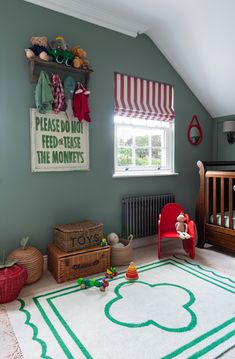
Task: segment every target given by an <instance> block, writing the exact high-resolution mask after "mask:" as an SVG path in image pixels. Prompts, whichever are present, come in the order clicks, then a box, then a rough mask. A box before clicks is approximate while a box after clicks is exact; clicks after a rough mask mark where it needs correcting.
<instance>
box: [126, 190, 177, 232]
mask: <svg viewBox="0 0 235 359" xmlns="http://www.w3.org/2000/svg"><path fill="white" fill-rule="evenodd" d="M169 202H175V196H174V195H173V194H172V193H167V194H160V195H159V194H158V195H147V196H133V197H124V198H123V199H122V235H123V236H124V237H125V238H127V237H128V235H129V234H133V236H134V238H140V237H147V236H152V235H154V234H156V233H157V221H158V215H159V213H160V212H161V209H162V207H163V206H164V205H165V204H167V203H169Z"/></svg>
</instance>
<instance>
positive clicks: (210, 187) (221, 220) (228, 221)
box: [195, 161, 235, 252]
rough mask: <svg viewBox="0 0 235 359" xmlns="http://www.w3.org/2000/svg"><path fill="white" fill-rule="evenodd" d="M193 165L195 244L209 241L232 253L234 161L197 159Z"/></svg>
mask: <svg viewBox="0 0 235 359" xmlns="http://www.w3.org/2000/svg"><path fill="white" fill-rule="evenodd" d="M197 166H198V167H199V175H200V189H199V194H198V199H197V205H196V218H195V221H196V225H197V230H198V247H203V246H204V244H205V243H210V244H213V245H215V246H219V247H221V248H224V249H227V250H229V251H232V252H235V161H211V162H202V161H198V162H197ZM209 169H210V170H209Z"/></svg>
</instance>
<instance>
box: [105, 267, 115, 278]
mask: <svg viewBox="0 0 235 359" xmlns="http://www.w3.org/2000/svg"><path fill="white" fill-rule="evenodd" d="M117 275H118V273H117V271H116V268H115V267H110V268H107V270H106V273H105V277H106V278H111V279H112V278H113V277H116V276H117Z"/></svg>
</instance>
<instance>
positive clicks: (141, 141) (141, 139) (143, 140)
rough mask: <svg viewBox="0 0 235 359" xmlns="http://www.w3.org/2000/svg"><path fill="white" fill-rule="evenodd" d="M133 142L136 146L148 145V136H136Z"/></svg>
mask: <svg viewBox="0 0 235 359" xmlns="http://www.w3.org/2000/svg"><path fill="white" fill-rule="evenodd" d="M135 144H136V146H138V147H142V146H145V147H146V146H148V144H149V138H148V136H137V137H136V138H135Z"/></svg>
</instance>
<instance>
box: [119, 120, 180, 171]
mask: <svg viewBox="0 0 235 359" xmlns="http://www.w3.org/2000/svg"><path fill="white" fill-rule="evenodd" d="M166 126H168V127H166ZM119 127H123V128H125V127H126V128H128V129H129V128H130V127H134V128H135V129H146V128H149V129H151V128H157V129H164V133H165V134H166V136H167V138H166V156H167V159H166V163H167V164H168V166H167V168H157V166H156V167H153V166H146V167H142V166H141V167H140V166H118V163H117V155H118V138H117V132H118V128H119ZM132 150H134V153H135V145H134V144H133V146H132ZM165 175H166V176H167V175H177V173H175V126H174V120H173V121H171V122H167V123H166V122H162V121H151V120H143V119H135V118H129V117H120V116H115V117H114V174H113V177H138V176H165Z"/></svg>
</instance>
